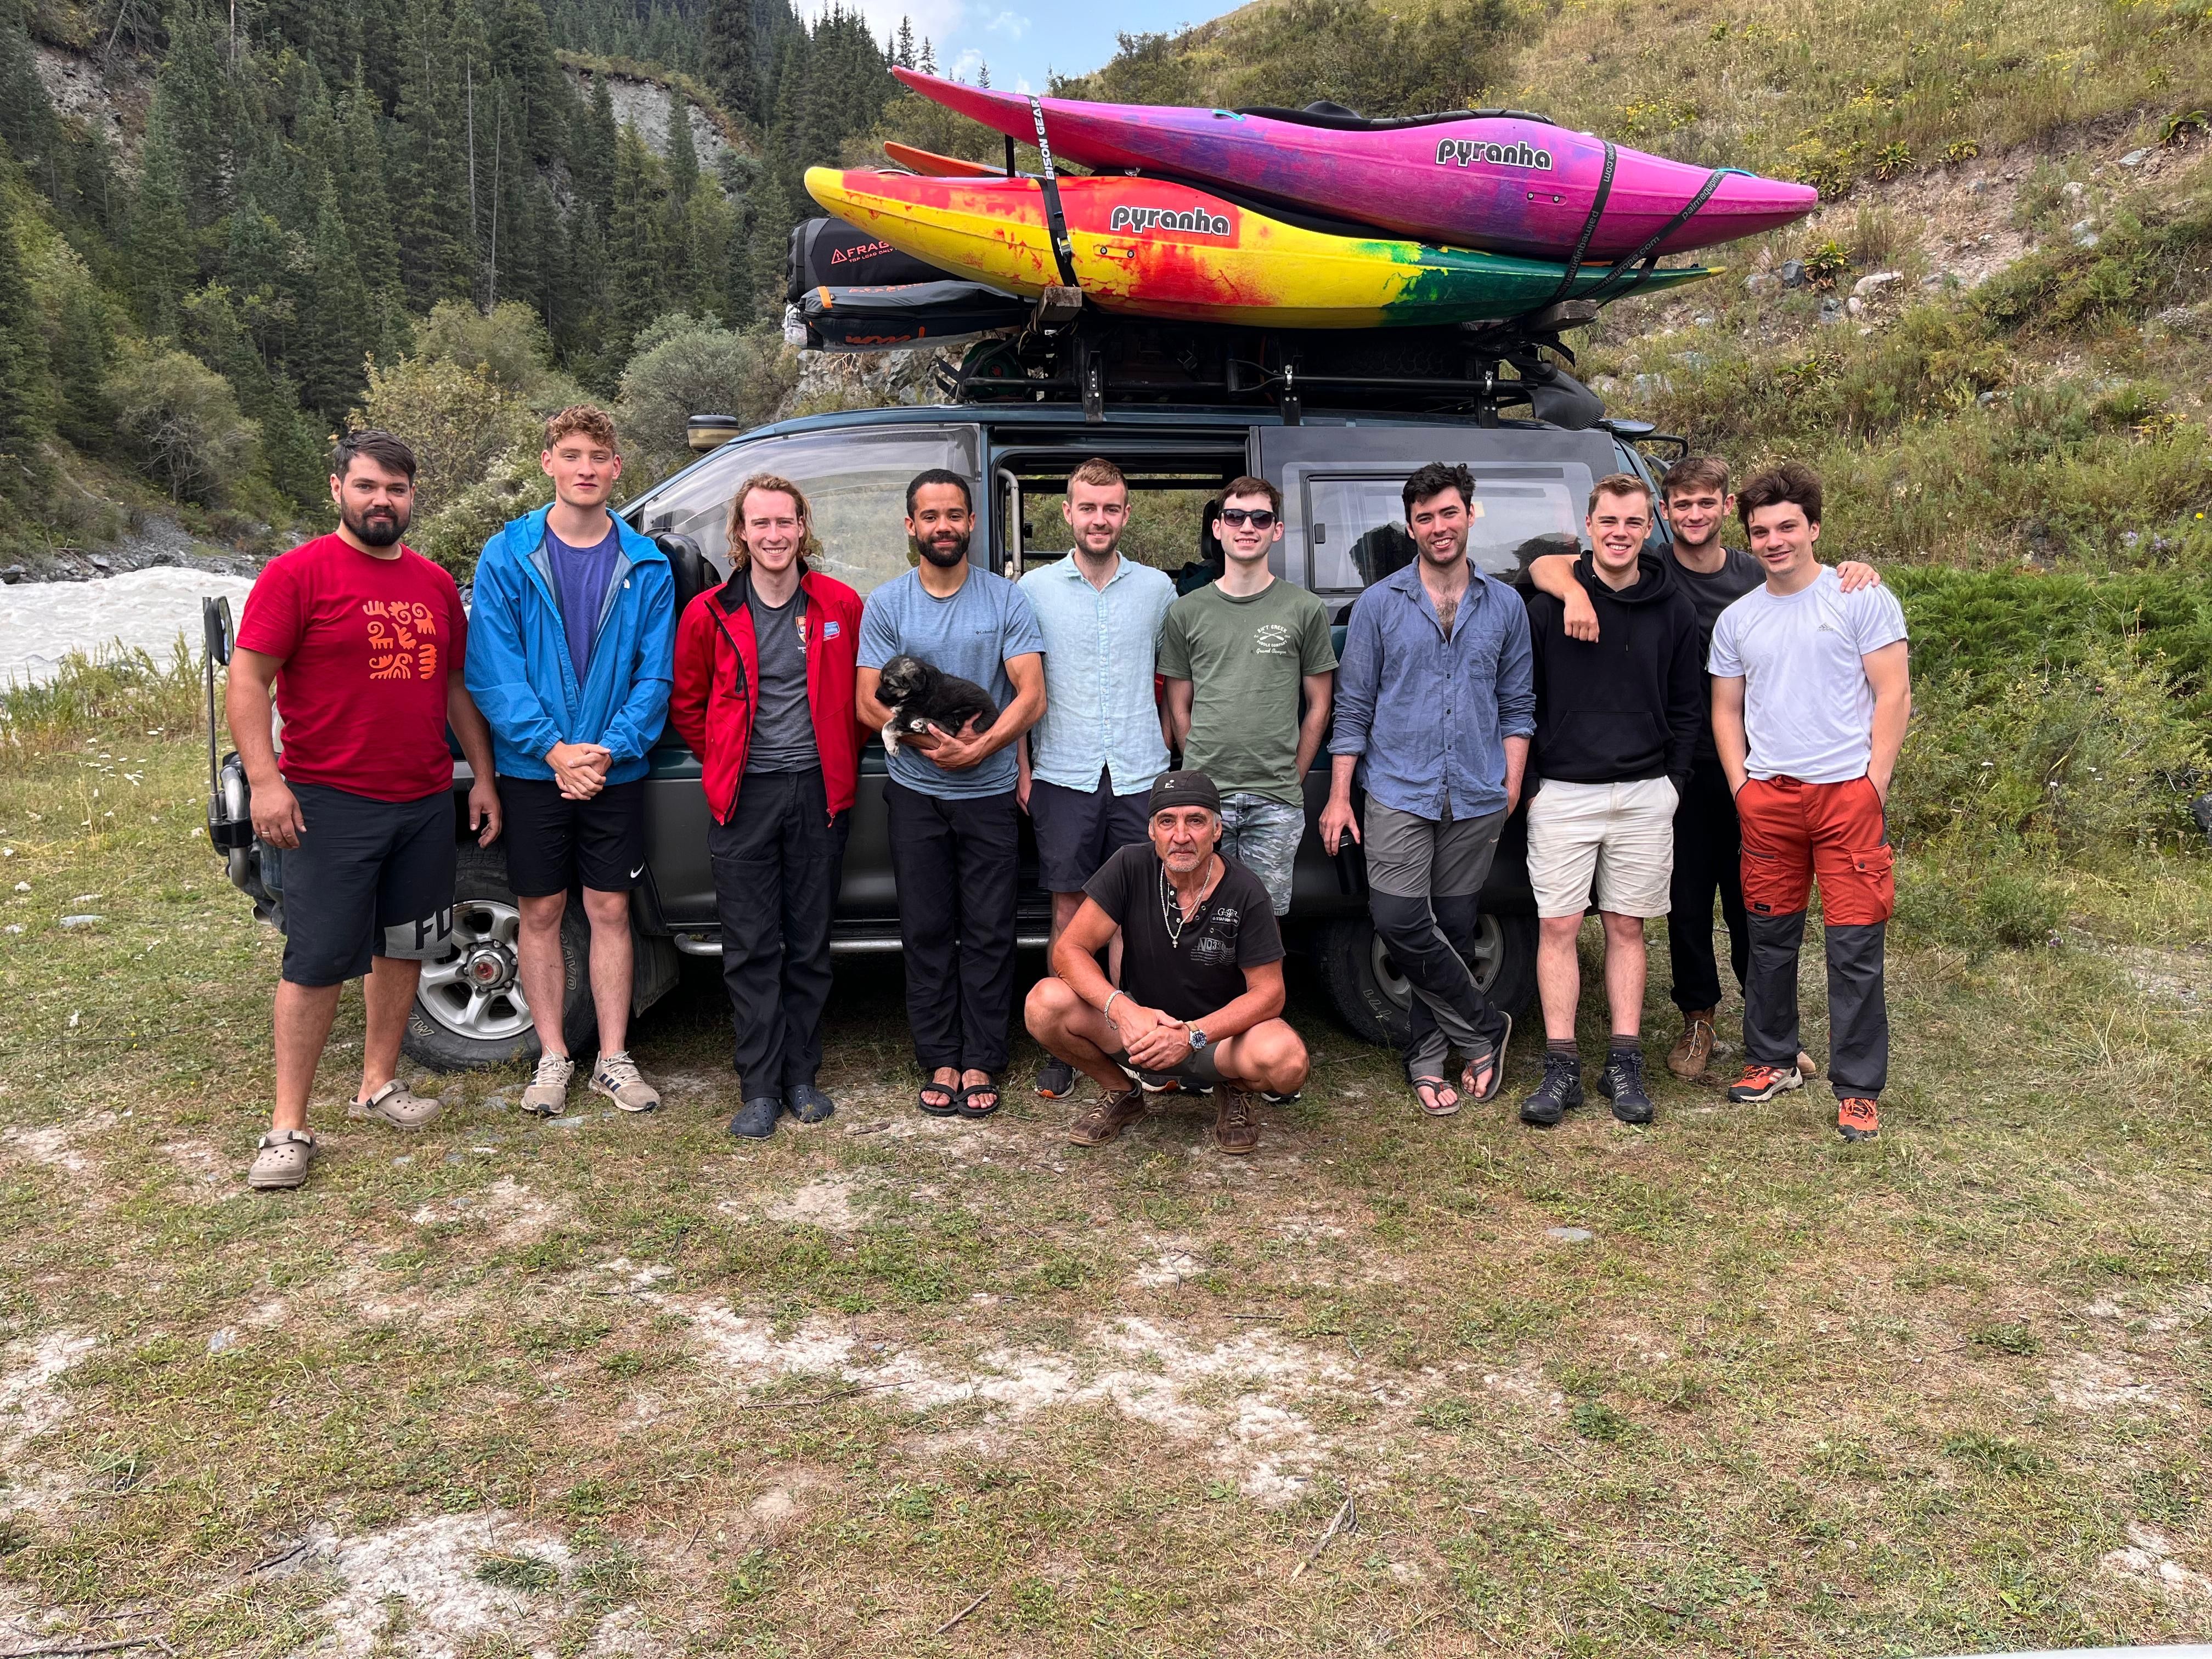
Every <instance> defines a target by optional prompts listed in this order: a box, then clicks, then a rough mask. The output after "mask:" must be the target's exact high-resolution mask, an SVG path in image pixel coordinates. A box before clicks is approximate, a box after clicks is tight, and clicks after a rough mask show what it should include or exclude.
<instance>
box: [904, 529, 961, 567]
mask: <svg viewBox="0 0 2212 1659" xmlns="http://www.w3.org/2000/svg"><path fill="white" fill-rule="evenodd" d="M906 539H907V545H908V546H909V547H911V548H913V549H914V550H915V553H916V554H917V555H918V556H921V557H922V558H925V559H927V560H928V561H929V562H930V563H932V564H933V565H935V566H936V567H937V568H939V569H940V570H950V569H951V568H952V567H953V566H954V565H956V564H961V563H963V562H966V560H967V557H968V538H967V537H965V536H963V537H961V538H960V539H959V540H957V541H956V542H951V543H944V544H940V543H939V541H938V540H937V539H935V538H932V539H931V540H928V541H924V540H922V539H921V538H920V537H919V536H908V538H906ZM940 547H942V549H943V550H941V551H940Z"/></svg>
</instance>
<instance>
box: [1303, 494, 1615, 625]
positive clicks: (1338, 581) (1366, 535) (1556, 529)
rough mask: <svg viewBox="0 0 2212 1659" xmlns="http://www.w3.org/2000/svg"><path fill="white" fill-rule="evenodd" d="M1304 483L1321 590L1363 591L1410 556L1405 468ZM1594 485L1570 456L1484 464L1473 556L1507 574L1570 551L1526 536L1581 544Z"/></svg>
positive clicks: (1470, 542)
mask: <svg viewBox="0 0 2212 1659" xmlns="http://www.w3.org/2000/svg"><path fill="white" fill-rule="evenodd" d="M1304 482H1305V491H1306V525H1307V527H1308V528H1307V535H1308V544H1309V545H1310V547H1311V548H1312V550H1313V585H1314V587H1315V589H1316V591H1317V592H1323V593H1332V592H1337V593H1353V592H1358V591H1359V590H1360V589H1361V588H1363V587H1366V586H1369V585H1370V584H1371V583H1374V582H1378V581H1380V580H1383V578H1384V577H1385V576H1388V575H1389V574H1392V573H1393V572H1395V571H1398V570H1402V569H1403V568H1405V567H1406V566H1407V565H1409V564H1411V563H1412V562H1413V538H1412V537H1411V536H1409V535H1407V533H1406V507H1405V502H1404V501H1403V499H1402V497H1401V491H1402V490H1403V489H1404V488H1405V483H1406V477H1405V472H1404V471H1403V469H1398V470H1395V471H1390V472H1389V473H1387V474H1383V475H1379V476H1378V475H1372V474H1370V475H1369V476H1366V477H1358V476H1347V475H1340V474H1332V473H1326V472H1309V473H1307V474H1306V476H1305V480H1304ZM1589 489H1590V475H1589V469H1588V468H1586V467H1583V466H1582V465H1577V464H1573V463H1569V464H1566V465H1557V466H1547V465H1497V464H1492V465H1486V466H1484V467H1482V468H1480V469H1479V470H1478V471H1477V474H1476V480H1475V498H1474V502H1473V507H1474V527H1473V529H1472V530H1471V531H1470V532H1468V539H1467V551H1468V557H1469V558H1470V559H1472V560H1473V561H1474V565H1475V568H1478V569H1480V570H1482V571H1486V572H1487V573H1488V574H1491V575H1492V576H1496V577H1498V578H1499V579H1500V580H1504V581H1510V580H1513V579H1514V577H1516V575H1518V574H1520V572H1521V570H1522V567H1523V566H1524V565H1526V564H1527V563H1528V560H1529V559H1530V558H1532V557H1534V556H1537V555H1539V554H1541V553H1547V552H1561V551H1565V550H1567V548H1566V547H1565V545H1564V544H1553V545H1539V546H1536V547H1534V548H1531V547H1530V546H1529V545H1528V544H1529V543H1531V542H1539V541H1540V540H1541V538H1559V537H1564V538H1566V542H1567V543H1571V544H1574V545H1575V546H1577V547H1579V546H1580V545H1581V539H1582V527H1583V503H1584V502H1585V501H1586V500H1587V499H1588V497H1589Z"/></svg>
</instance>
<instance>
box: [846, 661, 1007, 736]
mask: <svg viewBox="0 0 2212 1659" xmlns="http://www.w3.org/2000/svg"><path fill="white" fill-rule="evenodd" d="M876 701H877V702H880V703H882V704H884V706H885V707H886V708H889V709H890V711H891V717H890V721H889V722H888V723H887V724H886V725H885V726H884V750H885V751H886V752H888V753H890V754H894V755H895V754H896V753H897V752H898V744H899V739H900V738H902V737H909V738H910V737H913V736H915V734H916V733H918V732H930V731H934V732H940V733H942V734H943V735H945V736H946V737H953V736H957V735H958V733H959V732H960V729H961V728H962V727H963V726H966V725H967V724H968V722H969V720H974V721H975V729H976V730H977V731H978V732H981V731H983V730H984V729H986V728H987V726H989V725H990V724H991V722H992V721H993V720H996V719H998V718H999V706H998V704H996V703H994V702H992V701H991V694H990V693H989V692H987V691H986V690H984V689H983V688H982V687H981V686H980V685H978V684H975V681H973V680H963V679H962V678H960V677H959V676H958V675H957V674H947V673H945V672H944V671H941V670H939V669H936V668H933V667H931V666H930V665H929V664H927V663H926V662H924V661H922V659H921V658H919V657H907V656H898V657H893V658H892V659H890V661H889V662H887V663H885V664H884V667H883V673H882V676H881V678H878V680H877V682H876Z"/></svg>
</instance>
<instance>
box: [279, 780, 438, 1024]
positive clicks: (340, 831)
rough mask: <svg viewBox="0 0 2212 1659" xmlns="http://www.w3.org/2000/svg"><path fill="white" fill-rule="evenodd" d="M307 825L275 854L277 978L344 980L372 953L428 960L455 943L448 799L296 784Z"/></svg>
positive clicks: (319, 982)
mask: <svg viewBox="0 0 2212 1659" xmlns="http://www.w3.org/2000/svg"><path fill="white" fill-rule="evenodd" d="M292 793H293V795H294V796H295V798H296V799H298V801H299V803H300V816H301V817H302V818H304V819H305V820H306V821H307V831H306V833H305V834H303V835H302V836H301V837H300V844H299V845H298V846H297V847H295V848H289V850H286V851H283V852H281V853H279V854H277V866H278V870H277V874H278V878H279V880H280V881H281V882H282V883H283V888H282V891H283V898H284V969H283V976H284V977H285V978H286V979H288V980H289V981H291V982H292V983H293V984H295V985H307V986H325V985H342V984H343V983H344V982H345V981H347V980H349V979H359V978H360V977H361V976H362V975H363V974H365V973H367V972H368V969H369V963H371V961H372V960H373V959H374V958H375V957H413V958H415V959H416V960H418V961H425V962H427V961H434V960H435V959H436V958H437V957H441V956H443V955H445V953H446V952H447V951H449V950H451V949H452V948H453V857H454V853H455V851H456V842H455V841H454V827H453V794H452V793H451V792H450V791H448V790H444V789H441V790H440V791H439V792H438V793H436V794H435V795H425V796H424V797H423V798H422V799H420V800H405V801H391V800H371V799H369V798H368V796H366V795H355V794H349V793H347V792H346V791H344V790H343V789H331V788H326V787H323V786H322V785H320V784H313V783H295V784H294V785H293V786H292Z"/></svg>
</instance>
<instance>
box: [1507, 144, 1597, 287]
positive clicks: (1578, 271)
mask: <svg viewBox="0 0 2212 1659" xmlns="http://www.w3.org/2000/svg"><path fill="white" fill-rule="evenodd" d="M1603 143H1604V144H1605V167H1604V169H1603V171H1601V173H1599V174H1598V176H1597V193H1596V194H1595V196H1593V197H1590V210H1589V217H1588V218H1586V219H1584V220H1583V234H1581V235H1579V236H1577V237H1576V238H1575V251H1574V252H1572V253H1571V254H1569V255H1568V256H1567V274H1566V275H1565V276H1562V277H1561V278H1559V288H1558V289H1556V290H1555V291H1554V292H1553V295H1552V297H1551V298H1550V299H1548V300H1547V301H1544V302H1543V304H1542V305H1538V306H1532V307H1529V309H1530V310H1532V311H1542V310H1544V309H1546V308H1547V307H1551V306H1555V305H1557V304H1559V301H1562V300H1564V299H1565V298H1566V297H1567V295H1568V294H1569V293H1570V292H1571V291H1572V290H1573V289H1574V285H1575V278H1576V277H1577V276H1581V275H1582V274H1583V255H1584V254H1586V253H1588V252H1589V245H1590V238H1591V237H1593V236H1595V235H1596V234H1597V222H1598V221H1599V220H1600V219H1601V218H1602V217H1604V216H1605V204H1606V203H1607V201H1608V200H1610V199H1611V197H1612V196H1613V169H1614V168H1615V167H1618V166H1619V165H1620V151H1619V150H1617V149H1614V148H1613V141H1612V140H1611V139H1609V138H1608V139H1606V140H1604V141H1603Z"/></svg>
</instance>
